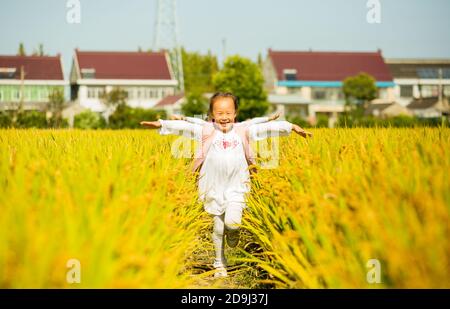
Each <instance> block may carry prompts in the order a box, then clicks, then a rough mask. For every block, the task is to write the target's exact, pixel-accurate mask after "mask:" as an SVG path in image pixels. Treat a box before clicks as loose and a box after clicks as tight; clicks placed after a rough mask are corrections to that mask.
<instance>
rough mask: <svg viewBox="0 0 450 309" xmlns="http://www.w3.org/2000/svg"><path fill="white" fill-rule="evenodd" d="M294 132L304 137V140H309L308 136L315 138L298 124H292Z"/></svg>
mask: <svg viewBox="0 0 450 309" xmlns="http://www.w3.org/2000/svg"><path fill="white" fill-rule="evenodd" d="M292 131H294V132H295V133H297V134H299V135H301V136H303V137H304V138H307V137H308V136H310V137H313V134H312V133H311V132H308V131H305V130H303V129H302V128H300V127H299V126H298V125H296V124H292Z"/></svg>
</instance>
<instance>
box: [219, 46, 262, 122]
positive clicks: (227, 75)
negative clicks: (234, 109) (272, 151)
mask: <svg viewBox="0 0 450 309" xmlns="http://www.w3.org/2000/svg"><path fill="white" fill-rule="evenodd" d="M213 84H214V89H215V90H216V91H229V92H232V93H233V94H234V95H236V96H238V97H239V99H240V105H239V113H238V116H237V119H238V120H239V121H243V120H246V119H249V118H253V117H258V116H262V115H264V114H265V113H266V112H267V111H268V109H269V103H268V102H267V94H266V92H265V91H264V78H263V75H262V73H261V70H260V68H259V66H258V65H257V64H255V63H253V62H252V61H251V60H249V59H247V58H243V57H240V56H238V55H235V56H230V57H228V58H227V59H226V60H225V63H224V67H223V68H222V70H220V71H219V72H218V73H217V74H216V75H214V77H213Z"/></svg>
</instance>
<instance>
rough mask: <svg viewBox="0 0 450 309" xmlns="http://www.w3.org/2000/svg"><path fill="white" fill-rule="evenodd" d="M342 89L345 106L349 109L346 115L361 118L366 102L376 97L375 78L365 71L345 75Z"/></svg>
mask: <svg viewBox="0 0 450 309" xmlns="http://www.w3.org/2000/svg"><path fill="white" fill-rule="evenodd" d="M342 91H343V92H344V95H345V105H346V108H348V109H350V115H348V116H351V117H353V118H361V117H362V116H363V115H364V109H365V108H366V107H367V105H368V103H369V102H370V101H371V100H373V99H375V98H376V97H377V86H376V83H375V79H374V78H373V77H372V76H371V75H369V74H367V73H360V74H358V75H356V76H351V77H347V78H346V79H345V80H344V83H343V85H342Z"/></svg>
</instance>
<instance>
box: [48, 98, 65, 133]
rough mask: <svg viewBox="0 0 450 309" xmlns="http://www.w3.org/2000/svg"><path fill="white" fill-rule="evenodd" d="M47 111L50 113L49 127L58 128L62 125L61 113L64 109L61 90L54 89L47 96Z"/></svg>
mask: <svg viewBox="0 0 450 309" xmlns="http://www.w3.org/2000/svg"><path fill="white" fill-rule="evenodd" d="M48 100H49V102H48V104H47V110H48V111H50V112H51V114H52V116H51V118H50V126H52V127H54V128H59V127H62V126H63V125H64V120H63V117H62V111H63V109H64V94H63V92H62V91H61V90H57V89H54V90H53V91H52V92H51V93H50V94H49V96H48Z"/></svg>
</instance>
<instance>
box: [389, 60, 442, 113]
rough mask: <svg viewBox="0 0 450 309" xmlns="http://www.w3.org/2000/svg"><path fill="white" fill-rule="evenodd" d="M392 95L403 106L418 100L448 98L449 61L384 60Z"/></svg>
mask: <svg viewBox="0 0 450 309" xmlns="http://www.w3.org/2000/svg"><path fill="white" fill-rule="evenodd" d="M386 63H387V65H388V66H389V69H390V71H391V74H392V77H393V78H394V83H395V85H396V86H395V87H394V94H395V96H396V100H397V102H398V103H400V104H401V105H403V106H407V105H408V104H410V103H411V102H412V101H416V103H415V105H414V106H416V104H417V100H418V99H420V98H430V97H434V98H438V97H440V96H441V99H442V96H446V97H449V96H450V59H386Z"/></svg>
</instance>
